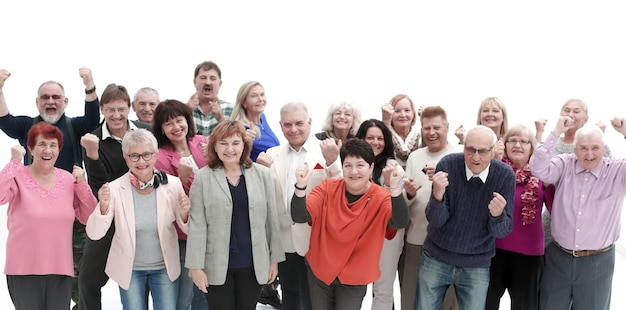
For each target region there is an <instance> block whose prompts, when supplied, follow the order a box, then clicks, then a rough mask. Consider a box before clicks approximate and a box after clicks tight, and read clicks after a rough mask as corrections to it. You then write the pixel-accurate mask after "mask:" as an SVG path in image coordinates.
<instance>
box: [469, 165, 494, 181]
mask: <svg viewBox="0 0 626 310" xmlns="http://www.w3.org/2000/svg"><path fill="white" fill-rule="evenodd" d="M489 167H491V164H489V166H487V168H485V170H483V171H482V172H481V173H479V174H477V175H475V174H474V173H472V171H471V170H470V169H469V167H467V164H466V165H465V177H466V178H467V180H468V181H469V180H470V179H471V178H472V177H475V176H476V177H479V178H480V180H481V181H483V183H485V182H486V181H487V176H488V175H489Z"/></svg>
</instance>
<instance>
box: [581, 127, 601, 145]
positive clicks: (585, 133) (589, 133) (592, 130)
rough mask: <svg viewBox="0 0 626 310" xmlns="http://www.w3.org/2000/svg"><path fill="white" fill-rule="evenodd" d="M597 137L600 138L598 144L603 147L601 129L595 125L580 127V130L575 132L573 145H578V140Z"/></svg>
mask: <svg viewBox="0 0 626 310" xmlns="http://www.w3.org/2000/svg"><path fill="white" fill-rule="evenodd" d="M596 135H597V136H598V137H599V138H600V142H601V144H602V145H604V144H605V143H604V133H603V132H602V129H600V127H598V126H596V125H584V126H583V127H580V129H578V130H576V134H575V135H574V145H577V144H578V140H580V139H585V138H591V137H593V136H596Z"/></svg>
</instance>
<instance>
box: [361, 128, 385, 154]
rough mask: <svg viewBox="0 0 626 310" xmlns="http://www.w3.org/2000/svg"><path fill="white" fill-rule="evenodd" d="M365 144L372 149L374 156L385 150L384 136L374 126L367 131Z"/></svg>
mask: <svg viewBox="0 0 626 310" xmlns="http://www.w3.org/2000/svg"><path fill="white" fill-rule="evenodd" d="M365 142H367V144H369V145H370V146H371V147H372V150H373V151H374V156H378V155H379V154H380V153H382V152H383V151H384V150H385V136H384V135H383V131H382V130H381V129H380V128H378V127H376V126H372V127H370V128H368V129H367V132H366V133H365Z"/></svg>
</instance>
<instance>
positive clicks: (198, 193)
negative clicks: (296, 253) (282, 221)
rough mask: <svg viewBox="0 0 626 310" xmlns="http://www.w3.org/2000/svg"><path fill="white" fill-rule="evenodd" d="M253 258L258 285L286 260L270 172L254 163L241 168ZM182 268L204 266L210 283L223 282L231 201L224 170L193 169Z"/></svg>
mask: <svg viewBox="0 0 626 310" xmlns="http://www.w3.org/2000/svg"><path fill="white" fill-rule="evenodd" d="M244 177H245V180H246V187H247V191H248V202H249V203H248V208H249V213H250V215H249V216H250V230H251V236H250V237H251V239H252V259H253V263H254V271H255V274H256V279H257V282H258V283H259V284H265V283H267V280H268V277H269V266H270V264H272V263H278V262H281V261H284V260H285V253H284V251H283V248H282V244H281V241H280V236H279V229H278V226H279V225H278V215H277V213H276V205H275V203H276V198H275V195H276V193H275V189H274V183H273V181H272V177H271V175H270V171H269V169H268V168H266V167H264V166H261V165H259V164H253V165H252V167H250V168H249V169H245V172H244ZM189 198H190V199H191V212H190V215H189V234H188V238H187V253H186V254H187V256H186V258H185V267H187V268H189V269H203V271H204V272H205V273H206V275H207V280H208V282H209V285H222V284H224V282H225V281H226V271H227V270H228V255H229V245H230V232H231V229H230V225H231V220H232V211H233V202H232V199H231V196H230V190H229V188H228V183H227V181H226V175H225V174H224V170H223V169H221V168H219V169H212V168H209V167H208V166H206V167H204V168H202V169H200V170H198V172H197V173H196V174H195V178H194V181H193V184H192V185H191V190H190V191H189Z"/></svg>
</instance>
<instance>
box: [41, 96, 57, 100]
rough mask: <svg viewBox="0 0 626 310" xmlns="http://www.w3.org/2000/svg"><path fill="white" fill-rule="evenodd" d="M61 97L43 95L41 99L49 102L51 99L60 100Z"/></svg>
mask: <svg viewBox="0 0 626 310" xmlns="http://www.w3.org/2000/svg"><path fill="white" fill-rule="evenodd" d="M61 97H62V96H61V95H41V96H39V99H41V100H48V99H50V98H52V99H54V100H59V99H61Z"/></svg>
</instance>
